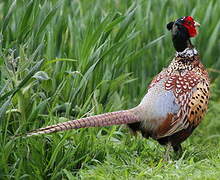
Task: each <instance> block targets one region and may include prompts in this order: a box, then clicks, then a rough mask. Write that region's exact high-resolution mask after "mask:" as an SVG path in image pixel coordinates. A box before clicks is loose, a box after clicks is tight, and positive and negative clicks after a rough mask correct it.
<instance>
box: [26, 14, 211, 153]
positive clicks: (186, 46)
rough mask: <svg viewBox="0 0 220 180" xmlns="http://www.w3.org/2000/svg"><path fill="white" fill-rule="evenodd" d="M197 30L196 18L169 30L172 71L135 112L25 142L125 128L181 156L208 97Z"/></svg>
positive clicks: (84, 121)
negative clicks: (195, 42) (73, 132)
mask: <svg viewBox="0 0 220 180" xmlns="http://www.w3.org/2000/svg"><path fill="white" fill-rule="evenodd" d="M199 26H200V24H199V23H198V22H196V21H195V20H194V18H193V17H192V16H184V17H181V18H178V19H176V20H175V21H171V22H169V23H168V24H167V29H168V30H169V31H170V32H171V36H172V43H173V46H174V48H175V50H176V52H175V55H174V57H173V59H172V61H171V63H170V64H169V65H168V67H166V68H164V69H163V70H162V71H161V72H160V73H159V74H157V75H156V76H155V77H154V78H153V80H152V81H151V83H150V84H149V86H148V88H147V93H146V94H145V95H144V97H143V99H142V100H141V102H140V104H138V105H137V106H135V107H134V108H131V109H128V110H121V111H116V112H109V113H104V114H99V115H94V116H90V117H85V118H81V119H77V120H70V121H67V122H62V123H58V124H55V125H51V126H47V127H43V128H39V129H36V130H32V131H29V132H27V133H26V134H25V136H26V137H29V136H34V135H40V134H48V133H54V132H59V131H66V130H71V129H79V128H88V127H103V126H112V125H121V124H126V125H127V126H128V127H129V128H130V129H131V131H132V132H134V134H136V133H140V134H141V135H142V136H143V137H144V138H152V139H154V140H156V141H158V142H159V144H161V145H165V146H166V147H168V149H170V148H173V151H174V152H178V151H180V150H182V147H181V143H182V142H183V141H185V140H186V139H187V138H188V137H189V136H190V135H191V134H192V132H193V131H194V129H195V128H196V127H197V126H198V125H199V124H200V122H201V120H202V118H203V117H204V115H205V113H206V111H207V108H208V101H209V97H210V90H209V88H210V80H209V76H208V72H207V71H206V69H205V67H204V65H203V64H202V63H201V60H200V55H199V53H198V51H197V50H196V48H195V47H194V46H193V44H192V42H191V38H193V37H195V36H196V35H197V34H198V30H197V28H198V27H199Z"/></svg>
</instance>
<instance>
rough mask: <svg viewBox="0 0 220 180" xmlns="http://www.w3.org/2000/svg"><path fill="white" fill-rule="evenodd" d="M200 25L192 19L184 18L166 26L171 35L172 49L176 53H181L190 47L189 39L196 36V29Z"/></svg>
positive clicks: (189, 17)
mask: <svg viewBox="0 0 220 180" xmlns="http://www.w3.org/2000/svg"><path fill="white" fill-rule="evenodd" d="M199 26H200V24H199V23H198V22H196V21H195V20H194V19H193V17H191V16H185V17H181V18H179V19H177V20H176V21H173V22H170V23H168V24H167V29H168V30H170V31H171V33H172V40H173V45H174V48H175V49H176V51H177V52H182V51H184V50H185V49H186V48H188V47H192V43H191V41H190V38H192V37H195V36H196V35H197V34H198V31H197V29H196V28H197V27H199Z"/></svg>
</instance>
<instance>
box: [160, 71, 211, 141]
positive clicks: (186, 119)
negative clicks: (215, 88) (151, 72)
mask: <svg viewBox="0 0 220 180" xmlns="http://www.w3.org/2000/svg"><path fill="white" fill-rule="evenodd" d="M165 87H166V89H167V90H172V91H173V93H174V95H175V97H176V103H177V104H179V105H180V109H179V111H178V113H177V114H175V115H173V114H168V116H167V120H165V121H164V124H162V126H164V127H166V131H165V130H164V129H163V128H162V127H161V128H159V129H163V131H158V135H157V138H162V137H166V136H170V135H173V134H174V133H176V132H178V131H181V130H183V129H187V128H188V127H189V126H190V127H196V126H197V125H198V124H199V123H200V121H201V119H202V118H203V116H204V114H205V112H206V110H207V105H208V99H209V82H208V80H206V79H201V78H200V77H199V76H198V75H197V74H196V73H194V72H189V73H187V74H185V75H183V76H180V75H174V76H171V77H170V78H169V79H168V80H167V81H166V82H165ZM165 123H166V124H165Z"/></svg>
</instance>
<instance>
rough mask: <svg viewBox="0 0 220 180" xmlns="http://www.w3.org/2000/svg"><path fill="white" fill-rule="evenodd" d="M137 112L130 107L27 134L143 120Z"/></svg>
mask: <svg viewBox="0 0 220 180" xmlns="http://www.w3.org/2000/svg"><path fill="white" fill-rule="evenodd" d="M136 112H137V111H135V110H134V109H130V110H123V111H116V112H110V113H105V114H100V115H96V116H90V117H86V118H82V119H77V120H71V121H67V122H63V123H59V124H55V125H51V126H47V127H45V128H40V129H36V130H32V131H30V132H28V133H26V134H25V136H33V135H39V134H48V133H53V132H59V131H66V130H70V129H79V128H86V127H103V126H111V125H120V124H128V123H134V122H138V121H141V119H140V118H139V117H138V115H137V113H136Z"/></svg>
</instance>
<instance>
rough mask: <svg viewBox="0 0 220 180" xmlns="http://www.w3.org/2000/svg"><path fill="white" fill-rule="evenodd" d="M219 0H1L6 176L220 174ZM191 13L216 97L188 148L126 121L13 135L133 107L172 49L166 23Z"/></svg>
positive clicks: (0, 163) (1, 147)
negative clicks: (171, 148) (176, 151)
mask: <svg viewBox="0 0 220 180" xmlns="http://www.w3.org/2000/svg"><path fill="white" fill-rule="evenodd" d="M219 12H220V3H219V1H218V0H191V1H185V0H178V1H176V0H148V1H145V0H135V1H134V0H123V1H119V0H81V1H80V0H51V1H49V0H17V1H16V0H2V1H0V68H1V72H0V77H1V78H0V127H1V128H0V179H61V178H62V179H150V178H152V179H219V177H220V141H219V140H220V116H219V113H220V78H219V73H220V33H219V30H220V13H219ZM185 15H192V16H194V17H195V19H196V20H197V21H198V22H200V23H201V28H200V34H199V35H198V37H197V38H195V39H193V43H194V44H195V45H196V48H197V49H198V50H199V51H200V54H201V57H202V62H203V63H204V64H205V66H206V67H207V68H208V70H209V74H210V78H211V82H212V85H211V90H212V97H211V101H210V104H209V110H208V113H207V116H206V117H205V119H204V121H203V122H202V124H201V125H200V126H199V127H198V128H197V129H196V131H195V132H194V134H193V135H192V136H191V137H190V138H189V139H188V140H187V141H186V142H184V143H183V147H184V153H183V154H182V156H181V157H180V158H176V157H175V156H174V157H173V160H172V161H171V162H164V161H163V153H164V147H162V146H160V145H159V144H158V143H157V142H155V141H153V140H151V139H149V140H146V139H144V138H141V136H139V135H138V136H136V137H135V136H132V135H131V134H130V133H129V130H128V129H126V128H124V127H123V126H113V127H103V128H89V129H79V130H73V131H68V132H63V133H57V134H51V135H45V136H38V137H31V138H19V139H13V138H11V137H12V136H13V135H15V134H19V133H24V132H27V131H28V130H31V129H35V128H39V127H43V126H46V125H51V124H54V123H57V122H62V121H67V120H69V119H76V118H80V117H84V116H89V115H94V114H99V113H103V112H110V111H115V110H120V109H127V108H131V107H134V106H136V105H137V104H138V103H139V102H140V100H141V98H142V97H143V96H144V94H145V93H146V89H147V86H148V84H149V82H150V80H151V79H152V78H153V76H154V75H156V74H157V73H158V72H159V71H161V70H162V68H163V67H165V66H167V65H168V64H169V62H170V61H171V59H172V57H173V56H174V53H175V51H174V49H173V47H172V43H171V37H170V33H169V32H168V31H167V30H166V24H167V23H168V22H170V21H171V20H175V19H177V18H179V17H181V16H185Z"/></svg>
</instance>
